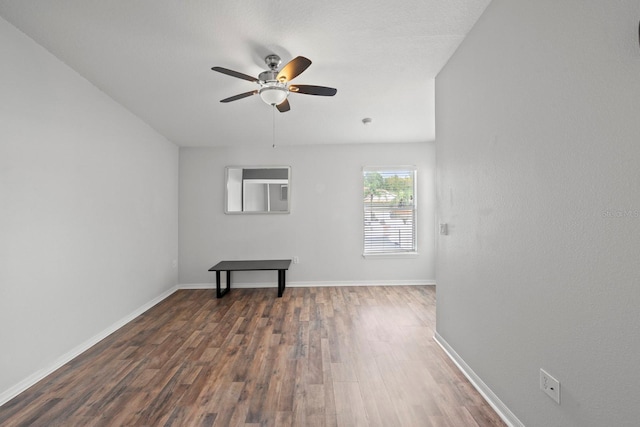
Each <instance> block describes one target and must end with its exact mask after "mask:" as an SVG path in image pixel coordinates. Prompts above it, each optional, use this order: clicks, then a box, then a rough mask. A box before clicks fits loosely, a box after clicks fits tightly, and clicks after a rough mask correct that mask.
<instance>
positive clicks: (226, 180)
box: [224, 165, 291, 215]
mask: <svg viewBox="0 0 640 427" xmlns="http://www.w3.org/2000/svg"><path fill="white" fill-rule="evenodd" d="M233 169H241V170H244V169H286V170H287V182H286V184H281V185H286V186H287V192H286V194H287V209H286V210H282V211H243V210H239V211H231V210H229V171H230V170H233ZM281 191H282V187H281ZM241 203H242V202H241ZM224 213H225V214H227V215H272V214H288V213H291V166H253V165H252V166H226V167H225V168H224Z"/></svg>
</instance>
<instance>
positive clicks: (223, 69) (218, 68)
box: [211, 67, 258, 83]
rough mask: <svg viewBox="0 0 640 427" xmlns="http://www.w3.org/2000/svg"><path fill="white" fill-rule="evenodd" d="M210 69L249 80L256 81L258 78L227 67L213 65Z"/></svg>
mask: <svg viewBox="0 0 640 427" xmlns="http://www.w3.org/2000/svg"><path fill="white" fill-rule="evenodd" d="M211 69H212V70H213V71H217V72H219V73H222V74H226V75H227V76H231V77H237V78H239V79H243V80H249V81H250V82H256V83H257V82H258V79H256V78H255V77H251V76H248V75H246V74H242V73H239V72H237V71H233V70H229V69H228V68H222V67H213V68H211Z"/></svg>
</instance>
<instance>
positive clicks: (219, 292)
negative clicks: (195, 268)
mask: <svg viewBox="0 0 640 427" xmlns="http://www.w3.org/2000/svg"><path fill="white" fill-rule="evenodd" d="M226 273H227V288H226V289H225V290H222V289H220V272H219V271H216V298H222V297H223V296H225V294H226V293H227V292H229V290H230V289H231V272H230V271H227V272H226Z"/></svg>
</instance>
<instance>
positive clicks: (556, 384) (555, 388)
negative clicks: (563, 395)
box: [540, 369, 560, 405]
mask: <svg viewBox="0 0 640 427" xmlns="http://www.w3.org/2000/svg"><path fill="white" fill-rule="evenodd" d="M540 390H542V391H544V392H545V393H547V395H548V396H549V397H550V398H552V399H553V400H554V401H555V402H556V403H557V404H558V405H559V404H560V381H558V380H557V379H555V378H553V377H552V376H551V375H549V374H548V373H547V372H546V371H545V370H544V369H540Z"/></svg>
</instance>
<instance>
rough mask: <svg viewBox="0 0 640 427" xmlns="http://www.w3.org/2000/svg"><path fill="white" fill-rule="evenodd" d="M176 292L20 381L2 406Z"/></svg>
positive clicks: (0, 399) (1, 395)
mask: <svg viewBox="0 0 640 427" xmlns="http://www.w3.org/2000/svg"><path fill="white" fill-rule="evenodd" d="M176 290H178V286H174V287H172V288H171V289H169V290H167V291H165V292H163V293H162V294H161V295H159V296H157V297H156V298H154V299H153V300H151V301H149V302H148V303H146V304H144V305H142V306H141V307H138V308H137V309H136V310H134V311H133V312H131V313H129V314H128V315H127V316H125V317H123V318H122V319H120V320H118V321H117V322H115V323H114V324H112V325H111V326H109V327H108V328H106V329H104V330H103V331H101V332H99V333H98V334H97V335H94V336H93V337H91V338H89V339H88V340H86V341H85V342H83V343H82V344H80V345H78V346H77V347H75V348H73V349H72V350H70V351H68V352H67V353H65V354H63V355H62V356H60V357H58V358H57V359H56V360H55V361H54V362H53V363H51V365H49V366H47V367H46V368H43V369H40V370H38V371H36V372H34V373H33V374H31V375H29V376H28V377H27V378H25V379H24V380H22V381H20V382H19V383H18V384H16V385H14V386H13V387H11V388H9V389H8V390H5V391H4V392H2V393H0V406H2V405H4V404H5V403H7V402H8V401H10V400H11V399H13V398H14V397H16V396H17V395H19V394H20V393H22V392H23V391H25V390H26V389H28V388H29V387H31V386H32V385H34V384H36V383H37V382H38V381H40V380H42V379H43V378H45V377H46V376H47V375H49V374H51V373H53V372H54V371H55V370H57V369H59V368H61V367H62V366H64V365H65V364H67V363H68V362H70V361H71V360H72V359H74V358H75V357H78V356H79V355H80V354H82V353H83V352H85V351H87V350H88V349H89V348H91V347H92V346H94V345H96V344H97V343H98V342H100V341H102V340H103V339H105V338H106V337H107V336H109V335H111V334H112V333H114V332H115V331H117V330H118V329H120V328H121V327H123V326H124V325H126V324H127V323H129V322H131V321H132V320H133V319H135V318H136V317H138V316H140V315H141V314H142V313H144V312H145V311H147V310H149V309H150V308H151V307H153V306H154V305H156V304H158V303H159V302H161V301H162V300H164V299H165V298H167V297H168V296H169V295H171V294H173V293H174V292H175V291H176Z"/></svg>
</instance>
